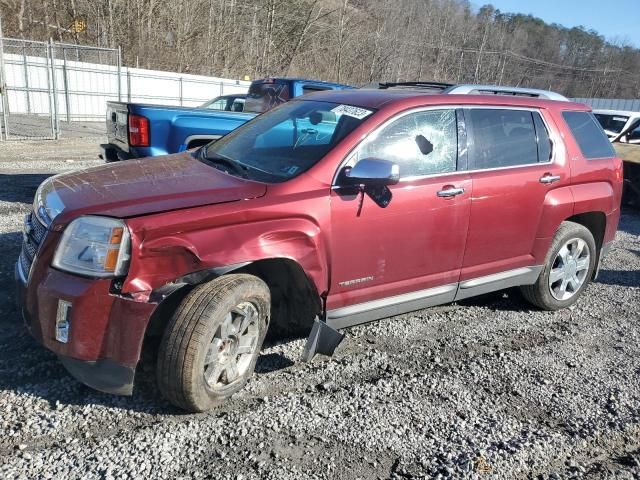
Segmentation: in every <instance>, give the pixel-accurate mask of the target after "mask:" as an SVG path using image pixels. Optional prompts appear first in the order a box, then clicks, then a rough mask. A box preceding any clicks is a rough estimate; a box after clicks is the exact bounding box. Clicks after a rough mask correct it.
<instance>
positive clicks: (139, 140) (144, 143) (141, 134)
mask: <svg viewBox="0 0 640 480" xmlns="http://www.w3.org/2000/svg"><path fill="white" fill-rule="evenodd" d="M129 145H131V146H132V147H148V146H149V119H148V118H146V117H143V116H142V115H135V114H133V113H130V114H129Z"/></svg>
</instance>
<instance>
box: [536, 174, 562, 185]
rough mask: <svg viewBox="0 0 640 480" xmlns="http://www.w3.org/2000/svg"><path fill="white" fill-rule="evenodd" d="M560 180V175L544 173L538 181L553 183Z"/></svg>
mask: <svg viewBox="0 0 640 480" xmlns="http://www.w3.org/2000/svg"><path fill="white" fill-rule="evenodd" d="M558 180H560V175H551V174H550V173H545V174H544V175H543V176H541V177H540V183H553V182H557V181H558Z"/></svg>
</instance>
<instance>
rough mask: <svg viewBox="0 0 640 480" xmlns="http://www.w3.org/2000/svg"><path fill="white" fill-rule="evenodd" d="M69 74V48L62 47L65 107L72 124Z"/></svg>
mask: <svg viewBox="0 0 640 480" xmlns="http://www.w3.org/2000/svg"><path fill="white" fill-rule="evenodd" d="M67 77H68V72H67V48H66V47H62V83H63V86H64V106H65V110H66V111H67V123H69V122H71V102H70V101H69V79H68V78H67Z"/></svg>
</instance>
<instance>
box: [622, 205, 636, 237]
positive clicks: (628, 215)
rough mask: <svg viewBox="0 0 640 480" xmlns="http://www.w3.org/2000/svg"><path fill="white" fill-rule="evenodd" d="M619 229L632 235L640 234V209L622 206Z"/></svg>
mask: <svg viewBox="0 0 640 480" xmlns="http://www.w3.org/2000/svg"><path fill="white" fill-rule="evenodd" d="M618 230H620V231H622V232H625V233H629V234H631V235H640V209H637V208H633V207H628V206H625V207H622V215H621V217H620V224H619V225H618Z"/></svg>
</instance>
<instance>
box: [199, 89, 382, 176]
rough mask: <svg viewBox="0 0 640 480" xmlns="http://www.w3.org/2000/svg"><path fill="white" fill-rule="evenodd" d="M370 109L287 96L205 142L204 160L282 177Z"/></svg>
mask: <svg viewBox="0 0 640 480" xmlns="http://www.w3.org/2000/svg"><path fill="white" fill-rule="evenodd" d="M372 113H373V110H370V109H365V108H361V107H355V106H351V105H343V104H338V103H331V102H319V101H292V102H288V103H285V104H283V105H281V106H280V107H277V108H275V109H273V110H270V111H269V112H266V113H264V114H262V115H260V116H258V117H256V118H255V119H253V120H251V121H250V122H248V123H246V124H245V125H243V126H242V127H240V128H238V129H236V130H234V131H233V132H231V133H230V134H228V135H226V136H225V137H223V138H221V139H220V140H218V141H217V142H215V143H211V144H209V145H207V146H206V147H205V148H204V149H203V150H202V154H201V156H202V160H203V161H206V162H209V163H212V164H214V166H222V168H224V170H225V171H227V172H228V173H230V174H232V175H241V176H244V177H246V178H253V179H255V180H259V181H264V182H283V181H286V180H289V179H291V178H294V177H296V176H298V175H300V174H301V173H302V172H304V171H306V170H308V169H309V168H311V167H312V166H313V165H315V164H316V163H317V162H318V161H319V160H320V159H322V157H324V156H325V155H326V154H327V153H328V152H329V151H330V150H331V149H333V148H334V147H335V146H336V145H337V144H338V143H339V142H340V141H341V140H342V139H343V138H344V137H346V136H347V135H348V134H349V133H351V132H352V131H353V130H354V129H355V128H356V127H358V126H359V125H360V124H361V123H362V122H363V121H364V120H365V119H366V118H367V117H369V116H370V115H371V114H372Z"/></svg>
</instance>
